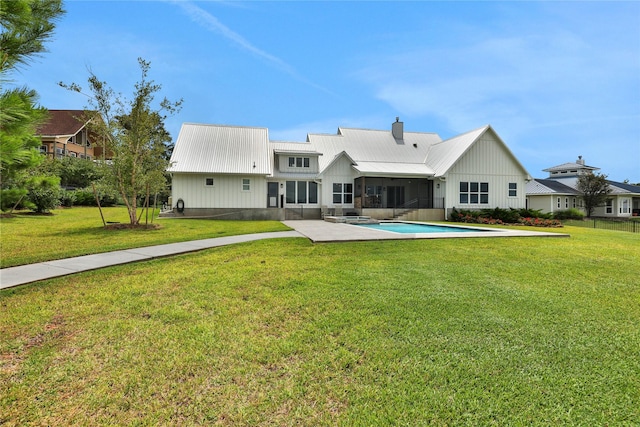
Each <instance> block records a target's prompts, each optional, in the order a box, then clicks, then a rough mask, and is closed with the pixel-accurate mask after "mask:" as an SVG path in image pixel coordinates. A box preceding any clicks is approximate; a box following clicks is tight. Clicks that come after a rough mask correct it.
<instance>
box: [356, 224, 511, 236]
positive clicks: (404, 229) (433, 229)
mask: <svg viewBox="0 0 640 427" xmlns="http://www.w3.org/2000/svg"><path fill="white" fill-rule="evenodd" d="M354 225H356V226H357V227H367V228H372V229H374V230H382V231H390V232H392V233H402V234H417V233H477V232H483V231H498V230H494V229H480V228H463V227H455V226H448V225H434V224H418V223H413V222H381V223H379V224H354Z"/></svg>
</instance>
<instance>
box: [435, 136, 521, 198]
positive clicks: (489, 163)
mask: <svg viewBox="0 0 640 427" xmlns="http://www.w3.org/2000/svg"><path fill="white" fill-rule="evenodd" d="M526 178H527V174H526V172H525V171H523V170H522V169H521V168H520V167H519V165H518V164H517V163H516V162H515V161H514V160H513V158H512V157H511V156H510V155H509V153H508V152H507V151H506V150H505V149H504V147H503V145H502V144H501V143H500V142H499V141H497V140H496V139H494V138H493V136H492V135H491V134H489V133H485V134H484V135H483V136H482V137H481V138H480V139H479V140H478V141H476V143H475V144H473V146H472V147H471V148H470V149H469V151H467V153H465V154H464V155H463V156H462V158H461V159H460V160H459V161H458V162H457V163H456V164H455V165H454V166H453V167H452V168H451V170H450V171H449V172H448V173H447V185H446V187H447V195H446V203H447V205H448V207H456V208H460V209H484V208H495V207H500V208H504V209H506V208H514V209H521V208H524V207H525V206H526V191H525V186H526ZM460 182H488V183H489V203H488V204H484V203H483V204H460V195H459V194H460V193H459V190H460ZM510 182H515V183H517V185H518V188H517V197H509V183H510Z"/></svg>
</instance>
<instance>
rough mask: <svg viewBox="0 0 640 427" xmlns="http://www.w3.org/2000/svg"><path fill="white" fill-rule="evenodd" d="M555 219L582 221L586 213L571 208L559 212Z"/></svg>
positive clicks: (554, 215)
mask: <svg viewBox="0 0 640 427" xmlns="http://www.w3.org/2000/svg"><path fill="white" fill-rule="evenodd" d="M553 217H554V218H555V219H559V220H567V219H577V220H582V219H584V213H582V211H580V210H578V209H575V208H571V209H567V210H564V211H557V212H555V213H554V214H553Z"/></svg>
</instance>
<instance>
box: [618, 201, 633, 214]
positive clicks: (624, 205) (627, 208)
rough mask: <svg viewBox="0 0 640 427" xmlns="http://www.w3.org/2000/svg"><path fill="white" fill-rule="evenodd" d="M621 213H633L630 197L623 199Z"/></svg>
mask: <svg viewBox="0 0 640 427" xmlns="http://www.w3.org/2000/svg"><path fill="white" fill-rule="evenodd" d="M620 213H623V214H628V213H631V204H630V203H629V199H623V200H622V208H621V209H620Z"/></svg>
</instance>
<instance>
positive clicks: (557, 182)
mask: <svg viewBox="0 0 640 427" xmlns="http://www.w3.org/2000/svg"><path fill="white" fill-rule="evenodd" d="M598 170H600V168H597V167H595V166H589V165H587V164H586V163H585V160H584V159H583V158H582V156H578V159H577V160H576V161H575V162H568V163H563V164H561V165H558V166H553V167H550V168H547V169H544V170H543V172H548V173H549V176H548V177H547V178H545V179H533V180H531V181H529V182H528V183H527V187H526V192H527V207H528V208H530V209H535V210H540V211H542V212H545V213H554V212H558V211H563V210H567V209H571V208H575V209H579V210H581V211H583V212H584V211H585V209H584V204H583V201H582V197H581V196H582V193H581V192H580V191H578V189H577V186H578V179H579V177H580V176H581V175H584V174H588V173H595V172H596V171H598ZM607 183H608V184H609V188H610V190H611V193H610V194H609V197H608V198H607V200H606V202H605V204H604V205H603V206H598V207H597V208H596V209H595V210H594V212H593V214H592V215H593V216H595V217H605V218H606V217H609V218H629V217H631V216H638V215H640V186H638V185H633V184H628V183H624V182H617V181H610V180H607Z"/></svg>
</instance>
